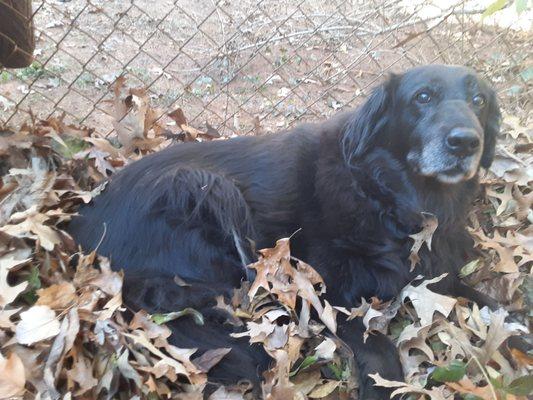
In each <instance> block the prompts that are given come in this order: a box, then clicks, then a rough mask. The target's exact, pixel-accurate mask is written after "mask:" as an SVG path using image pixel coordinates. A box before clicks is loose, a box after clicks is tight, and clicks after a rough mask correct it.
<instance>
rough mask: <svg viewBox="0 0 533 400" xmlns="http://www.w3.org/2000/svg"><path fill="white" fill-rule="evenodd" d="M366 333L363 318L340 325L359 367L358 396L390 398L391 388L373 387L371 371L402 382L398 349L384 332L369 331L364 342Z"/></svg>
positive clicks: (377, 399)
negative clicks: (373, 332)
mask: <svg viewBox="0 0 533 400" xmlns="http://www.w3.org/2000/svg"><path fill="white" fill-rule="evenodd" d="M364 332H365V326H364V325H363V322H362V320H361V318H355V319H353V320H351V321H345V322H344V323H342V324H339V337H340V338H341V339H342V340H343V341H344V342H346V344H348V346H350V348H351V349H352V351H353V353H354V356H355V361H356V363H357V366H358V369H359V399H360V400H382V399H390V395H391V393H392V390H391V389H390V388H384V387H379V386H374V380H373V379H372V378H370V377H369V374H375V373H379V375H380V376H381V377H382V378H385V379H389V380H394V381H403V380H404V376H403V370H402V364H401V363H400V357H399V355H398V351H397V349H396V347H395V346H394V344H393V343H392V342H391V341H390V339H389V338H388V337H387V336H385V335H383V334H381V333H377V334H370V335H369V336H368V337H367V339H366V341H364V340H363V334H364Z"/></svg>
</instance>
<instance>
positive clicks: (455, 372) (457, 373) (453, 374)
mask: <svg viewBox="0 0 533 400" xmlns="http://www.w3.org/2000/svg"><path fill="white" fill-rule="evenodd" d="M465 374H466V364H465V363H464V362H462V361H459V360H453V361H452V362H451V363H450V365H446V366H444V367H437V368H435V370H434V371H433V373H432V374H431V378H432V379H433V380H435V381H437V382H457V381H459V380H461V378H462V377H463V376H465Z"/></svg>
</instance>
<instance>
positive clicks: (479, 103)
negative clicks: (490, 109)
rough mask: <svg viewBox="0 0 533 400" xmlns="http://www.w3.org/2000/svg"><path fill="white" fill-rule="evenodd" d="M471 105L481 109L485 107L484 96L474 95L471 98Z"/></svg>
mask: <svg viewBox="0 0 533 400" xmlns="http://www.w3.org/2000/svg"><path fill="white" fill-rule="evenodd" d="M472 103H473V104H474V105H475V106H476V107H483V106H484V105H485V96H483V95H482V94H476V95H475V96H474V97H472Z"/></svg>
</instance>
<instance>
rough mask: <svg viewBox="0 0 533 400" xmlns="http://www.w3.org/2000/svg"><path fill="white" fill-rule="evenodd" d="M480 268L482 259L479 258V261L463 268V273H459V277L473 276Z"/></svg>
mask: <svg viewBox="0 0 533 400" xmlns="http://www.w3.org/2000/svg"><path fill="white" fill-rule="evenodd" d="M480 266H481V259H479V258H478V259H477V260H473V261H470V262H469V263H468V264H466V265H465V266H464V267H463V268H461V271H459V277H460V278H464V277H466V276H468V275H470V274H473V273H474V272H476V271H477V269H478V268H479V267H480Z"/></svg>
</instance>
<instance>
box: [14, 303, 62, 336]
mask: <svg viewBox="0 0 533 400" xmlns="http://www.w3.org/2000/svg"><path fill="white" fill-rule="evenodd" d="M59 326H60V325H59V321H58V320H57V318H56V314H55V312H54V311H53V310H52V309H51V308H50V307H48V306H33V307H31V308H30V309H29V310H28V311H24V312H22V313H20V322H19V323H18V325H17V328H16V329H15V338H16V340H17V342H18V343H20V344H25V345H30V344H33V343H36V342H40V341H41V340H46V339H50V338H52V337H54V336H56V335H57V334H58V333H59Z"/></svg>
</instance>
